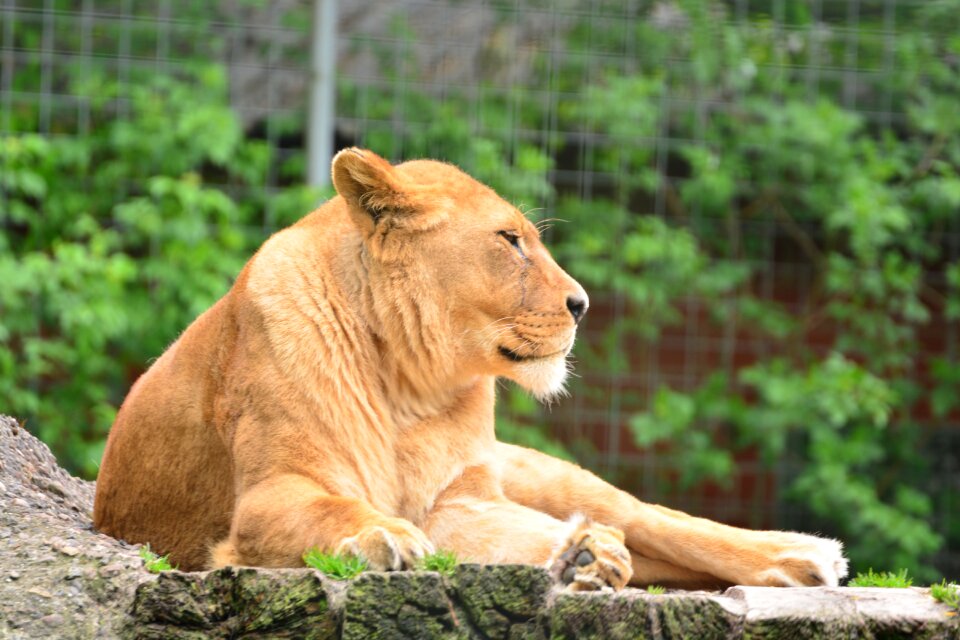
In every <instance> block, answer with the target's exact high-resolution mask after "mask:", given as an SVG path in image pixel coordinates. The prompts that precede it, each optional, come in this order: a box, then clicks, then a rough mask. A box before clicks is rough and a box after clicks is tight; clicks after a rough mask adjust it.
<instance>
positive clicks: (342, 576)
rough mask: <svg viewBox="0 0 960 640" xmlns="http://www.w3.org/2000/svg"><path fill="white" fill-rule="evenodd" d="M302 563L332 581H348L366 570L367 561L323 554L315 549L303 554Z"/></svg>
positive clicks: (349, 556)
mask: <svg viewBox="0 0 960 640" xmlns="http://www.w3.org/2000/svg"><path fill="white" fill-rule="evenodd" d="M303 562H304V564H306V565H307V566H308V567H311V568H313V569H316V570H317V571H319V572H320V573H322V574H324V575H325V576H327V577H329V578H333V579H334V580H350V579H351V578H355V577H356V576H358V575H360V574H361V573H363V572H364V571H366V570H367V561H366V560H364V559H363V558H361V557H360V556H354V555H348V554H345V555H340V554H336V553H323V552H322V551H320V549H318V548H316V547H313V548H312V549H309V550H308V551H307V552H306V553H304V554H303Z"/></svg>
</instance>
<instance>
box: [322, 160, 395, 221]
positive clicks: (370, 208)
mask: <svg viewBox="0 0 960 640" xmlns="http://www.w3.org/2000/svg"><path fill="white" fill-rule="evenodd" d="M332 174H333V186H334V187H336V189H337V193H339V194H340V195H341V196H343V199H344V200H346V201H347V204H348V205H349V206H350V208H351V209H352V210H354V211H355V212H357V213H361V214H366V216H369V219H370V220H371V221H372V222H373V224H376V223H377V222H378V221H379V220H380V218H381V217H383V216H385V215H389V214H395V213H405V212H411V211H412V210H413V207H414V205H413V202H412V201H411V198H410V194H409V193H408V190H407V188H405V185H404V184H403V178H402V176H400V175H399V174H398V173H397V171H396V169H394V167H393V165H391V164H390V163H389V162H387V161H386V160H384V159H383V158H381V157H380V156H378V155H377V154H375V153H374V152H372V151H368V150H366V149H358V148H356V147H350V148H348V149H344V150H343V151H340V152H339V153H338V154H337V155H336V156H334V158H333V168H332Z"/></svg>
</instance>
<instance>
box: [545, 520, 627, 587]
mask: <svg viewBox="0 0 960 640" xmlns="http://www.w3.org/2000/svg"><path fill="white" fill-rule="evenodd" d="M571 524H572V525H573V532H572V533H571V534H570V535H567V536H565V537H564V539H563V541H562V542H561V544H560V546H559V547H558V549H557V551H556V552H555V553H554V555H553V557H552V558H551V559H550V560H549V562H548V563H547V567H548V569H549V571H550V574H551V575H552V576H553V578H554V579H555V580H557V581H558V582H562V583H563V584H565V585H567V589H568V590H570V591H595V590H598V589H610V588H612V589H622V588H623V587H624V586H626V584H627V582H629V581H630V577H631V576H632V575H633V568H632V566H631V564H630V552H629V551H627V548H626V547H625V546H624V544H623V541H624V537H623V532H622V531H620V530H619V529H614V528H613V527H608V526H606V525H602V524H597V523H595V522H590V521H588V520H584V519H582V518H581V519H577V520H574V521H573V522H571Z"/></svg>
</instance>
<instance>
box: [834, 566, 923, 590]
mask: <svg viewBox="0 0 960 640" xmlns="http://www.w3.org/2000/svg"><path fill="white" fill-rule="evenodd" d="M912 584H913V578H910V577H909V576H907V570H906V569H900V571H898V572H896V573H893V572H892V571H880V572H877V573H874V572H873V569H869V570H868V571H867V572H866V573H858V574H857V577H856V578H854V579H853V580H851V581H850V582H849V583H848V584H847V586H848V587H886V588H889V589H904V588H906V587H909V586H910V585H912Z"/></svg>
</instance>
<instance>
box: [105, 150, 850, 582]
mask: <svg viewBox="0 0 960 640" xmlns="http://www.w3.org/2000/svg"><path fill="white" fill-rule="evenodd" d="M333 181H334V185H335V186H336V188H337V191H338V193H339V196H338V197H336V198H334V199H333V200H331V201H329V202H327V203H326V204H325V205H323V206H322V207H321V208H319V209H318V210H316V211H314V212H313V213H311V214H310V215H308V216H307V217H305V218H304V219H303V220H301V221H300V222H299V223H297V224H296V225H294V226H292V227H290V228H288V229H286V230H284V231H281V232H279V233H277V234H275V235H274V236H273V237H272V238H270V239H269V240H268V241H267V242H266V243H265V244H264V245H263V247H262V248H261V249H260V251H258V252H257V254H256V255H255V256H254V257H253V258H252V259H251V260H250V262H249V263H248V264H247V266H246V267H245V268H244V269H243V271H242V272H241V274H240V276H239V277H238V279H237V281H236V283H235V284H234V286H233V288H232V289H231V290H230V292H229V293H228V294H227V295H226V296H224V297H223V298H222V299H221V300H220V301H219V302H217V303H216V304H215V305H214V306H213V307H212V308H211V309H209V310H208V311H207V312H206V313H204V314H203V315H201V316H200V317H199V318H198V319H197V320H196V321H195V322H194V323H193V324H192V325H191V326H190V327H189V328H188V329H187V330H186V331H185V332H184V333H183V335H182V336H181V337H180V338H179V339H178V340H177V341H176V342H175V343H174V344H173V345H172V346H171V347H170V348H169V349H168V350H167V351H166V352H165V353H164V354H163V355H162V356H161V357H160V358H159V359H158V360H157V361H156V363H154V365H153V366H152V367H151V368H150V369H149V371H147V373H146V374H144V375H143V377H141V378H140V379H139V380H138V381H137V383H136V384H135V385H134V386H133V388H132V389H131V391H130V394H129V396H128V397H127V399H126V400H125V402H124V403H123V406H122V407H121V409H120V412H119V414H118V415H117V420H116V422H115V424H114V426H113V429H112V431H111V433H110V438H109V441H108V443H107V448H106V452H105V453H104V458H103V464H102V467H101V469H100V477H99V480H98V482H97V495H96V503H95V509H94V519H95V524H96V527H97V528H98V529H99V530H100V531H103V532H104V533H107V534H110V535H112V536H115V537H118V538H123V539H126V540H128V541H130V542H150V543H151V545H152V546H153V548H154V549H156V550H157V551H158V552H160V553H169V554H170V557H171V560H172V561H173V562H174V563H176V564H179V565H180V567H181V568H183V569H200V568H204V567H210V566H221V565H225V564H246V565H262V566H299V565H301V564H302V560H301V557H302V554H303V553H304V551H305V550H306V549H308V548H310V547H314V546H317V547H320V548H321V549H325V550H328V551H346V552H352V553H358V554H362V555H363V556H365V557H366V558H367V559H368V560H369V562H370V563H371V565H372V566H373V567H374V568H376V569H401V568H404V567H410V566H411V565H413V564H414V563H415V562H416V559H417V558H418V557H420V556H422V555H424V554H426V553H429V552H430V551H432V550H434V549H437V548H444V549H450V550H452V551H454V552H456V553H457V554H458V555H459V556H460V557H461V558H468V559H470V560H473V561H477V562H488V563H534V564H539V565H543V566H547V567H549V568H550V569H551V570H552V571H553V572H554V574H555V575H556V576H557V578H558V579H562V580H563V581H564V582H567V583H570V584H571V587H572V588H574V589H594V588H601V587H607V586H611V587H614V588H619V587H622V586H623V585H624V584H626V583H627V582H628V581H630V580H631V578H632V582H633V583H636V584H645V583H654V582H655V583H661V584H670V585H676V586H688V587H690V586H708V585H709V586H713V585H720V584H728V583H742V584H761V585H764V584H765V585H812V584H834V585H835V584H837V581H838V578H840V577H842V576H843V575H845V572H846V561H845V560H844V559H843V556H842V554H841V549H840V545H839V543H837V542H835V541H832V540H825V539H820V538H816V537H812V536H806V535H801V534H796V533H783V532H751V531H745V530H741V529H735V528H732V527H727V526H724V525H721V524H718V523H714V522H710V521H706V520H702V519H699V518H693V517H691V516H687V515H685V514H682V513H678V512H675V511H671V510H669V509H665V508H663V507H659V506H656V505H648V504H644V503H641V502H639V501H638V500H636V499H635V498H633V497H632V496H630V495H628V494H626V493H623V492H622V491H619V490H617V489H615V488H614V487H612V486H610V485H608V484H606V483H604V482H603V481H601V480H600V479H598V478H597V477H596V476H594V475H592V474H590V473H589V472H587V471H584V470H583V469H580V468H579V467H577V466H575V465H573V464H569V463H566V462H562V461H559V460H556V459H553V458H550V457H548V456H545V455H544V454H541V453H538V452H535V451H531V450H528V449H524V448H521V447H516V446H511V445H506V444H502V443H498V442H497V441H496V439H495V436H494V413H493V405H494V382H495V380H496V377H497V376H503V377H506V378H510V379H513V380H515V381H516V382H518V383H519V384H520V385H522V386H524V387H526V388H527V389H529V390H530V391H531V392H532V393H534V394H536V395H537V396H539V397H541V398H549V397H551V396H553V395H555V394H557V393H559V392H560V391H561V389H562V385H563V380H564V378H565V376H566V373H567V365H566V355H567V353H568V352H569V351H570V349H571V347H572V345H573V340H574V334H575V330H576V325H577V320H578V319H579V316H581V315H582V313H583V312H585V311H586V304H587V299H586V294H585V293H584V292H583V289H582V288H581V287H580V285H578V284H577V283H576V282H575V281H574V280H573V279H572V278H570V276H568V275H567V274H566V273H564V271H563V270H562V269H560V267H559V266H557V264H556V263H555V262H554V261H553V259H552V258H551V256H550V254H549V253H548V252H547V250H546V249H545V248H544V246H543V245H542V244H541V242H540V239H539V237H538V233H537V230H536V228H535V227H534V226H533V225H532V224H531V223H530V222H529V221H527V220H526V219H525V218H524V216H523V215H521V214H520V212H518V211H517V210H516V209H515V208H514V207H512V206H511V205H509V204H507V203H506V202H505V201H503V200H502V199H501V198H499V197H498V196H497V195H496V194H495V193H494V192H493V191H492V190H491V189H489V188H488V187H486V186H484V185H482V184H480V183H478V182H476V181H475V180H473V179H471V178H470V177H469V176H467V175H465V174H464V173H462V172H461V171H459V170H458V169H457V168H455V167H453V166H451V165H448V164H443V163H439V162H433V161H427V160H420V161H413V162H407V163H404V164H401V165H397V166H393V165H390V164H389V163H388V162H386V161H385V160H383V159H382V158H380V157H379V156H377V155H375V154H374V153H372V152H370V151H364V150H359V149H348V150H345V151H342V152H340V153H339V154H338V155H337V156H336V158H335V159H334V161H333ZM584 551H587V552H588V553H586V554H584V553H583V552H584ZM581 565H583V566H581Z"/></svg>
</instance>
